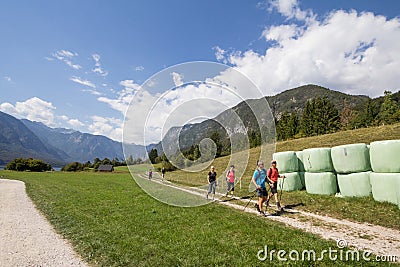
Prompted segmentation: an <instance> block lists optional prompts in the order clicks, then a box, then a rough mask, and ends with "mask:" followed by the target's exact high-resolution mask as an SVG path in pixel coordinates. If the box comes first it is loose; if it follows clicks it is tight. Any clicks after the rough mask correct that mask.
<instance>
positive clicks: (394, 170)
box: [370, 140, 400, 207]
mask: <svg viewBox="0 0 400 267" xmlns="http://www.w3.org/2000/svg"><path fill="white" fill-rule="evenodd" d="M370 158H371V167H372V170H373V172H372V173H371V175H370V182H371V187H372V195H373V197H374V199H375V200H376V201H387V202H390V203H393V204H398V205H399V207H400V140H388V141H378V142H372V143H371V144H370Z"/></svg>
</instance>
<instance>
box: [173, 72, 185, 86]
mask: <svg viewBox="0 0 400 267" xmlns="http://www.w3.org/2000/svg"><path fill="white" fill-rule="evenodd" d="M171 76H172V79H173V80H174V84H175V86H176V87H179V86H181V85H182V84H183V75H182V74H179V73H177V72H172V73H171Z"/></svg>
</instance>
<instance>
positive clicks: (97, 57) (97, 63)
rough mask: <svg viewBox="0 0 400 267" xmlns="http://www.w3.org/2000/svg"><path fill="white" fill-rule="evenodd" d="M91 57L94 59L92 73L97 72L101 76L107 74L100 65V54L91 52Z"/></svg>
mask: <svg viewBox="0 0 400 267" xmlns="http://www.w3.org/2000/svg"><path fill="white" fill-rule="evenodd" d="M92 58H93V60H94V61H95V64H94V68H93V69H92V71H93V72H94V73H97V74H99V75H101V76H107V75H108V71H106V70H104V69H103V68H102V67H101V64H100V55H99V54H93V55H92Z"/></svg>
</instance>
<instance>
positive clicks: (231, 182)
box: [226, 165, 235, 197]
mask: <svg viewBox="0 0 400 267" xmlns="http://www.w3.org/2000/svg"><path fill="white" fill-rule="evenodd" d="M226 182H227V183H228V189H227V191H226V196H228V195H229V193H230V194H231V196H232V197H233V192H234V191H235V166H234V165H231V168H230V169H229V170H228V172H227V173H226Z"/></svg>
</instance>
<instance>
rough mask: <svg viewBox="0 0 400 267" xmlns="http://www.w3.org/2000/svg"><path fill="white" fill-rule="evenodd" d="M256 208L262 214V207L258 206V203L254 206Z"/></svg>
mask: <svg viewBox="0 0 400 267" xmlns="http://www.w3.org/2000/svg"><path fill="white" fill-rule="evenodd" d="M254 207H255V208H256V209H257V211H258V212H260V213H261V210H260V206H259V205H258V203H256V204H254Z"/></svg>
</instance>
